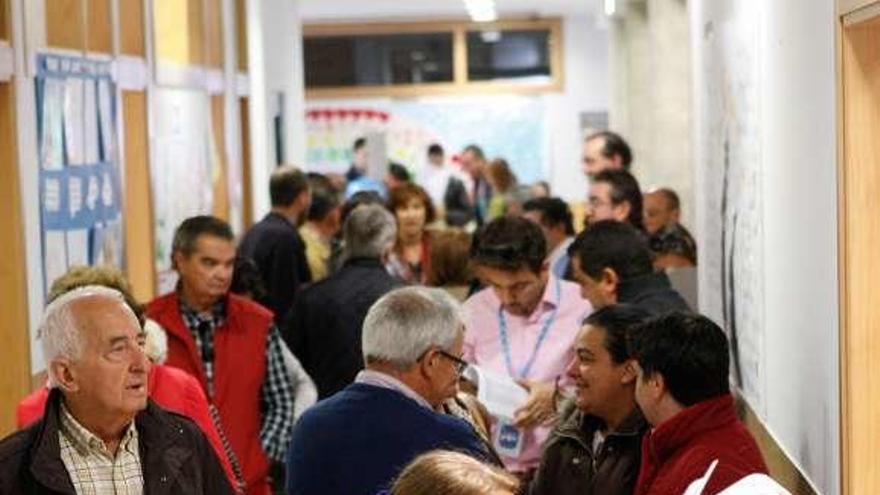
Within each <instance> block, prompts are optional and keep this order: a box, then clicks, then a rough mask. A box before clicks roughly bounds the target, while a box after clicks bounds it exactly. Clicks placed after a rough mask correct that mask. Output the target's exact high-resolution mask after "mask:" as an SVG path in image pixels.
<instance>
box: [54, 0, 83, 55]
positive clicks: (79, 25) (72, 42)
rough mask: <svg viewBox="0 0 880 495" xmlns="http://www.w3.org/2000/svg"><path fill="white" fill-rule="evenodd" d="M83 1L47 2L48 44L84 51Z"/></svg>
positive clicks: (63, 0)
mask: <svg viewBox="0 0 880 495" xmlns="http://www.w3.org/2000/svg"><path fill="white" fill-rule="evenodd" d="M82 2H83V0H49V1H48V2H46V44H47V45H48V46H51V47H55V48H71V49H74V50H82V49H83V48H85V44H84V42H83V40H84V36H83V9H82V7H83V5H82Z"/></svg>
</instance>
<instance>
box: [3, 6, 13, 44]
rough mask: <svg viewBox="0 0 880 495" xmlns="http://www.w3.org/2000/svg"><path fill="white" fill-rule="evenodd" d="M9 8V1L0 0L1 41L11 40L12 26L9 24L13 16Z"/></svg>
mask: <svg viewBox="0 0 880 495" xmlns="http://www.w3.org/2000/svg"><path fill="white" fill-rule="evenodd" d="M9 8H10V5H9V0H0V40H7V41H8V40H9V39H10V38H11V36H10V33H11V32H12V30H11V29H10V28H11V27H12V26H11V24H9V19H10V17H12V16H11V15H10V14H11V11H10V10H9Z"/></svg>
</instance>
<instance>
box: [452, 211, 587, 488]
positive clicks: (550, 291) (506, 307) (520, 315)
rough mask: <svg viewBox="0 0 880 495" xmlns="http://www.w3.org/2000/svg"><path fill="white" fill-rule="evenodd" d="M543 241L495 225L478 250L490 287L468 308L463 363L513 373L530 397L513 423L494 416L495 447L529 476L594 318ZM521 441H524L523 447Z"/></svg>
mask: <svg viewBox="0 0 880 495" xmlns="http://www.w3.org/2000/svg"><path fill="white" fill-rule="evenodd" d="M545 257H546V244H545V240H544V235H543V234H542V232H541V229H540V227H538V225H537V224H535V223H533V222H531V221H530V220H527V219H525V218H520V217H504V218H499V219H496V220H494V221H493V222H492V223H490V224H488V225H486V227H485V228H484V229H483V230H482V231H480V232H479V233H478V234H477V235H476V236H475V238H474V242H473V245H472V246H471V260H472V261H473V263H474V266H475V269H476V274H477V276H478V277H479V278H480V280H481V281H482V282H483V283H484V284H485V285H486V286H487V288H486V289H484V290H482V291H480V292H478V293H476V294H474V295H473V296H471V297H470V298H469V299H468V300H467V301H466V302H465V303H464V309H465V315H466V332H465V338H464V358H465V359H466V360H467V361H469V362H471V363H474V364H476V365H478V366H480V367H481V368H483V369H485V370H488V371H491V372H493V373H496V374H503V375H508V376H510V377H511V378H513V379H515V380H517V381H519V382H520V383H521V384H523V386H525V387H526V389H527V390H528V391H529V397H528V399H527V400H526V402H525V404H523V405H522V406H521V407H520V408H519V409H518V410H517V412H516V414H515V419H514V421H513V422H510V421H507V420H503V419H501V420H498V419H496V418H493V425H492V437H493V444H494V445H495V447H496V449H497V450H498V451H499V454H501V457H502V459H503V460H504V463H505V465H506V466H507V468H508V469H510V470H511V471H513V472H516V473H518V474H519V475H520V476H522V477H525V478H528V477H530V476H531V474H532V473H533V472H534V469H535V468H536V467H537V466H538V463H539V461H540V457H541V446H542V445H543V443H544V440H546V438H547V436H548V434H549V432H550V428H549V426H547V425H546V423H547V422H548V421H549V420H550V419H552V417H553V415H554V412H555V403H554V392H555V390H556V383H557V380H559V383H560V384H561V385H565V384H566V383H567V378H566V377H565V367H566V365H567V364H568V363H569V362H570V360H571V359H572V348H573V342H574V340H575V337H576V336H577V333H578V330H579V329H580V327H581V322H582V321H583V319H584V318H585V317H587V316H588V315H589V314H590V313H591V312H592V307H591V306H590V303H589V302H588V301H586V300H584V299H582V298H581V295H580V288H579V287H578V286H577V284H574V283H571V282H567V281H564V280H560V279H558V278H556V277H555V276H554V275H553V274H552V273H550V269H549V265H548V263H547V261H546V258H545ZM520 437H521V441H520Z"/></svg>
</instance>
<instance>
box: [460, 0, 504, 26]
mask: <svg viewBox="0 0 880 495" xmlns="http://www.w3.org/2000/svg"><path fill="white" fill-rule="evenodd" d="M464 7H465V9H467V12H468V15H469V16H471V20H472V21H474V22H492V21H495V20H498V11H497V10H496V9H495V0H464Z"/></svg>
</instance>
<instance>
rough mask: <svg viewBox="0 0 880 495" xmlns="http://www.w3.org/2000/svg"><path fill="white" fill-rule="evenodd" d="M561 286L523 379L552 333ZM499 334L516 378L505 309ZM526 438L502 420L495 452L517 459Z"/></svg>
mask: <svg viewBox="0 0 880 495" xmlns="http://www.w3.org/2000/svg"><path fill="white" fill-rule="evenodd" d="M560 285H561V284H560V282H559V279H556V307H555V308H553V312H551V313H550V315H549V316H548V317H547V319H546V320H545V321H544V325H543V326H542V327H541V332H540V333H539V334H538V340H537V342H535V347H534V349H532V355H531V356H530V357H529V359H528V360H527V361H526V363H525V364H524V365H523V367H522V369H520V372H519V377H520V378H521V379H525V378H526V377H527V376H528V374H529V372H530V371H531V369H532V365H534V364H535V359H537V357H538V350H539V349H540V348H541V345H542V344H543V343H544V340H546V338H547V334H548V333H549V332H550V327H551V326H552V325H553V320H555V319H556V311H557V310H558V309H559V304H560V302H561V296H562V294H561V287H560ZM498 333H499V337H500V338H501V348H502V350H503V351H504V358H505V361H506V363H507V371H508V373H509V374H510V376H511V377H515V376H516V374H515V373H514V369H513V359H512V357H511V351H510V342H509V339H508V335H507V318H505V316H504V310H503V308H498ZM524 436H525V432H523V431H522V430H521V429H519V428H517V427H516V425H514V424H513V421H511V420H508V419H500V420H499V421H498V428H497V430H496V432H495V438H494V439H493V441H492V446H493V447H495V450H496V451H497V452H498V453H499V454H501V455H503V456H505V457H514V458H516V457H519V455H520V454H521V453H522V448H523V437H524Z"/></svg>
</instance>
